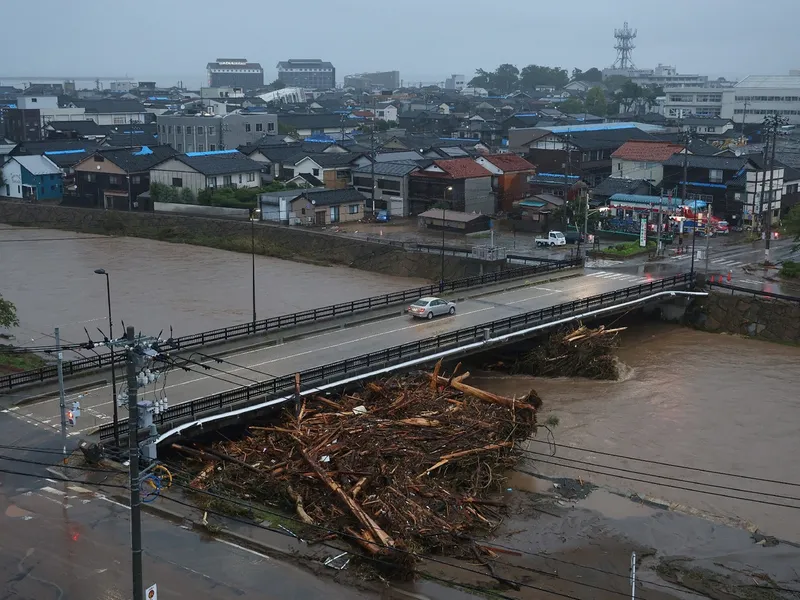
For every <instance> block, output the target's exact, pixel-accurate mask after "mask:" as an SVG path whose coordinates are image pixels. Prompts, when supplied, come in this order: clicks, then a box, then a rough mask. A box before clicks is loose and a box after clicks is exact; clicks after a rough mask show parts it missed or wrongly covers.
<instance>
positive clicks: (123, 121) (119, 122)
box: [112, 117, 127, 125]
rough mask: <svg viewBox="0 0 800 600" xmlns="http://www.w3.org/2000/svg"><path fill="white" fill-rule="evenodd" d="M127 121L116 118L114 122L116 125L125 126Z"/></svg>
mask: <svg viewBox="0 0 800 600" xmlns="http://www.w3.org/2000/svg"><path fill="white" fill-rule="evenodd" d="M126 120H127V119H125V117H114V119H113V121H112V122H113V123H114V125H125V121H126Z"/></svg>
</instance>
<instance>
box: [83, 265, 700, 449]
mask: <svg viewBox="0 0 800 600" xmlns="http://www.w3.org/2000/svg"><path fill="white" fill-rule="evenodd" d="M691 282H692V277H691V274H689V273H684V274H681V275H675V276H674V277H667V278H665V279H658V280H654V281H652V282H649V283H643V284H641V285H636V286H632V287H628V288H622V289H619V290H613V291H611V292H605V293H603V294H598V295H596V296H589V297H587V298H580V299H578V300H572V301H569V302H564V303H562V304H556V305H554V306H548V307H546V308H540V309H537V310H534V311H531V312H527V313H524V314H520V315H514V316H511V317H505V318H502V319H497V320H495V321H492V322H489V323H484V324H481V325H475V326H471V327H466V328H463V329H458V330H456V331H450V332H447V333H443V334H441V335H438V336H436V337H430V338H425V339H422V340H417V341H414V342H409V343H406V344H402V345H399V346H394V347H391V348H386V349H384V350H379V351H377V352H371V353H369V354H362V355H360V356H356V357H353V358H347V359H344V360H340V361H338V362H335V363H330V364H327V365H322V366H319V367H313V368H311V369H306V370H305V371H301V372H300V373H299V375H300V382H301V384H302V385H303V386H304V387H306V388H308V387H314V386H317V385H322V384H325V383H328V382H331V381H336V380H339V379H342V378H345V377H348V376H353V375H357V374H359V373H365V372H369V371H370V370H374V369H377V368H383V367H387V366H391V365H393V364H400V363H401V362H403V361H408V360H411V359H412V358H417V357H420V356H424V355H427V354H435V353H436V352H437V351H441V350H443V349H446V348H452V347H456V346H463V345H466V344H469V343H471V342H476V341H480V340H483V339H485V335H486V333H485V332H486V331H487V330H488V332H489V334H490V336H491V337H497V336H500V335H503V334H506V333H512V332H514V331H519V330H522V329H526V328H527V327H531V326H533V325H536V324H545V323H548V322H551V321H556V320H558V319H560V318H563V317H566V316H569V315H575V314H581V313H582V312H586V311H589V310H592V309H596V308H600V307H603V306H609V305H613V304H618V303H620V302H624V301H625V300H630V299H635V298H640V297H643V296H646V295H648V294H650V293H652V292H656V291H661V290H669V289H675V288H678V287H684V286H686V285H689V284H690V283H691ZM295 386H296V376H295V374H290V375H283V376H280V377H275V378H273V379H269V380H266V381H262V382H259V383H254V384H252V385H249V386H243V387H237V388H233V389H230V390H226V391H224V392H219V393H217V394H213V395H210V396H206V397H203V398H198V399H196V400H192V401H190V402H184V403H181V404H178V405H175V406H173V407H171V408H168V409H167V410H166V411H164V412H162V413H161V414H160V415H158V417H157V418H156V422H157V423H158V424H159V425H170V424H177V423H178V422H184V421H186V420H194V419H198V418H201V417H203V416H208V415H209V414H214V413H219V412H222V411H224V410H225V409H226V408H228V409H232V407H234V406H237V405H242V404H255V403H257V402H264V401H266V400H269V399H272V398H277V397H280V396H284V395H288V394H291V393H293V391H294V389H295ZM99 435H100V439H101V440H107V439H109V438H112V437H113V435H114V427H113V424H107V425H103V426H101V427H100V429H99Z"/></svg>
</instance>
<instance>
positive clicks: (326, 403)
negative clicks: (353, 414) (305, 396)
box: [314, 396, 342, 410]
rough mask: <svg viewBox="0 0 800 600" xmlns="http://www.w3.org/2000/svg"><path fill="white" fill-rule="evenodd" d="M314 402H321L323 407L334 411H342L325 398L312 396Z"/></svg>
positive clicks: (338, 406)
mask: <svg viewBox="0 0 800 600" xmlns="http://www.w3.org/2000/svg"><path fill="white" fill-rule="evenodd" d="M314 400H316V401H317V402H321V403H322V404H324V405H325V406H330V407H331V408H332V409H334V410H342V407H341V406H340V405H339V404H336V402H334V401H333V400H328V399H327V398H326V397H325V396H314Z"/></svg>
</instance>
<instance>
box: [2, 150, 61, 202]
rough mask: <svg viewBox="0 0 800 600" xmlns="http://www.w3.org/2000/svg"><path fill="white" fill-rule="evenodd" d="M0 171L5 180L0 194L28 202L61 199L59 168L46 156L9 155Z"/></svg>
mask: <svg viewBox="0 0 800 600" xmlns="http://www.w3.org/2000/svg"><path fill="white" fill-rule="evenodd" d="M0 171H2V173H3V181H4V182H5V186H4V187H2V188H0V195H3V196H6V197H8V198H20V199H23V200H27V201H29V202H44V201H60V200H61V197H62V195H63V187H62V181H61V177H62V175H61V169H59V168H58V165H56V164H55V163H54V162H53V161H51V160H50V159H48V158H47V157H46V156H10V157H8V160H7V161H6V162H5V163H4V164H3V165H2V166H0Z"/></svg>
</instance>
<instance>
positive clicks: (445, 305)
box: [407, 296, 456, 319]
mask: <svg viewBox="0 0 800 600" xmlns="http://www.w3.org/2000/svg"><path fill="white" fill-rule="evenodd" d="M407 312H408V314H410V315H411V316H412V317H414V318H415V319H432V318H433V317H437V316H439V315H454V314H456V303H455V302H450V301H449V300H442V299H441V298H434V297H433V296H426V297H424V298H420V299H419V300H417V301H416V302H414V303H413V304H411V306H409V307H408V309H407Z"/></svg>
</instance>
